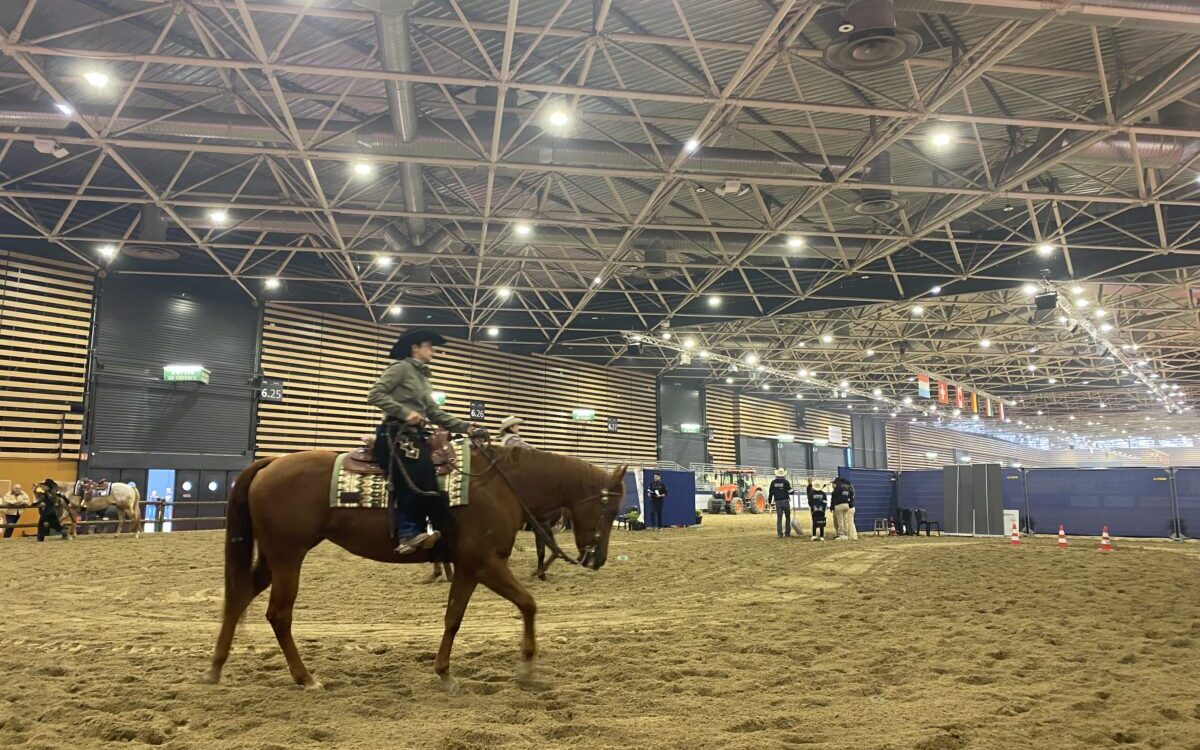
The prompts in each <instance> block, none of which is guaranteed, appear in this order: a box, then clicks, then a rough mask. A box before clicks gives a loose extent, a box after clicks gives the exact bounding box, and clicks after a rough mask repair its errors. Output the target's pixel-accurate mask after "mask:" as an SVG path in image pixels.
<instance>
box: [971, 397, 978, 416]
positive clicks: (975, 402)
mask: <svg viewBox="0 0 1200 750" xmlns="http://www.w3.org/2000/svg"><path fill="white" fill-rule="evenodd" d="M971 413H972V414H978V413H979V397H978V396H977V395H976V394H974V393H972V394H971Z"/></svg>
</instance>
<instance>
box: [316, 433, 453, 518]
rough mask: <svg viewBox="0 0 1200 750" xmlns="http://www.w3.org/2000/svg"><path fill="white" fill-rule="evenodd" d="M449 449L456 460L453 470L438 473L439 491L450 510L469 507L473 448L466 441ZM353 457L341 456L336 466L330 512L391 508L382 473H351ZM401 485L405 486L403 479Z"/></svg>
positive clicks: (341, 454)
mask: <svg viewBox="0 0 1200 750" xmlns="http://www.w3.org/2000/svg"><path fill="white" fill-rule="evenodd" d="M448 449H449V450H451V451H453V452H454V456H455V459H454V461H452V462H449V463H450V464H451V465H452V466H453V467H454V469H453V470H452V471H450V472H449V473H446V474H441V473H440V472H439V476H438V487H439V489H441V491H442V492H445V493H446V494H447V495H449V497H450V507H452V508H453V507H456V506H459V505H466V504H467V502H468V500H469V495H470V492H469V491H470V475H471V444H470V442H468V441H466V440H460V441H458V442H455V443H450V444H449V446H448ZM353 464H354V458H353V457H352V454H351V453H339V454H338V457H337V460H336V461H334V464H333V476H332V478H331V480H330V487H329V507H331V508H386V507H387V505H388V486H387V482H388V480H387V477H386V476H384V475H383V474H382V473H366V474H364V473H360V471H357V470H352V468H351V467H352V466H353ZM398 481H401V482H403V481H404V480H403V479H399V480H398Z"/></svg>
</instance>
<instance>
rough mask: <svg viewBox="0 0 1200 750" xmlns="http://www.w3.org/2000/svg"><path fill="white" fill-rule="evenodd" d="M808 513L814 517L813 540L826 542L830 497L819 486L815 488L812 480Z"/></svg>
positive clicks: (810, 480) (809, 481) (810, 481)
mask: <svg viewBox="0 0 1200 750" xmlns="http://www.w3.org/2000/svg"><path fill="white" fill-rule="evenodd" d="M807 492H808V512H809V514H810V515H811V516H812V540H813V541H814V542H815V541H817V540H818V539H820V540H821V541H822V542H823V541H825V510H826V508H828V507H829V496H828V495H826V494H825V490H823V489H821V487H820V486H819V485H818V486H816V487H814V486H813V481H812V478H811V477H810V478H809V480H808V488H807Z"/></svg>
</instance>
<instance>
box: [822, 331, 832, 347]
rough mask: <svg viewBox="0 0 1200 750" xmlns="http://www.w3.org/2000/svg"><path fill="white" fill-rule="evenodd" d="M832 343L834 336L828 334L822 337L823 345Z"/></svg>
mask: <svg viewBox="0 0 1200 750" xmlns="http://www.w3.org/2000/svg"><path fill="white" fill-rule="evenodd" d="M832 341H833V336H830V335H829V334H828V333H826V334H823V335H822V336H821V343H822V344H828V343H831V342H832Z"/></svg>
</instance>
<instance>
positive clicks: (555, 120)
mask: <svg viewBox="0 0 1200 750" xmlns="http://www.w3.org/2000/svg"><path fill="white" fill-rule="evenodd" d="M546 122H548V123H550V126H551V127H554V128H565V127H566V126H567V125H568V124H570V122H571V115H570V114H568V113H567V111H566V110H563V109H556V110H553V111H552V112H550V114H549V116H547V117H546Z"/></svg>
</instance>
